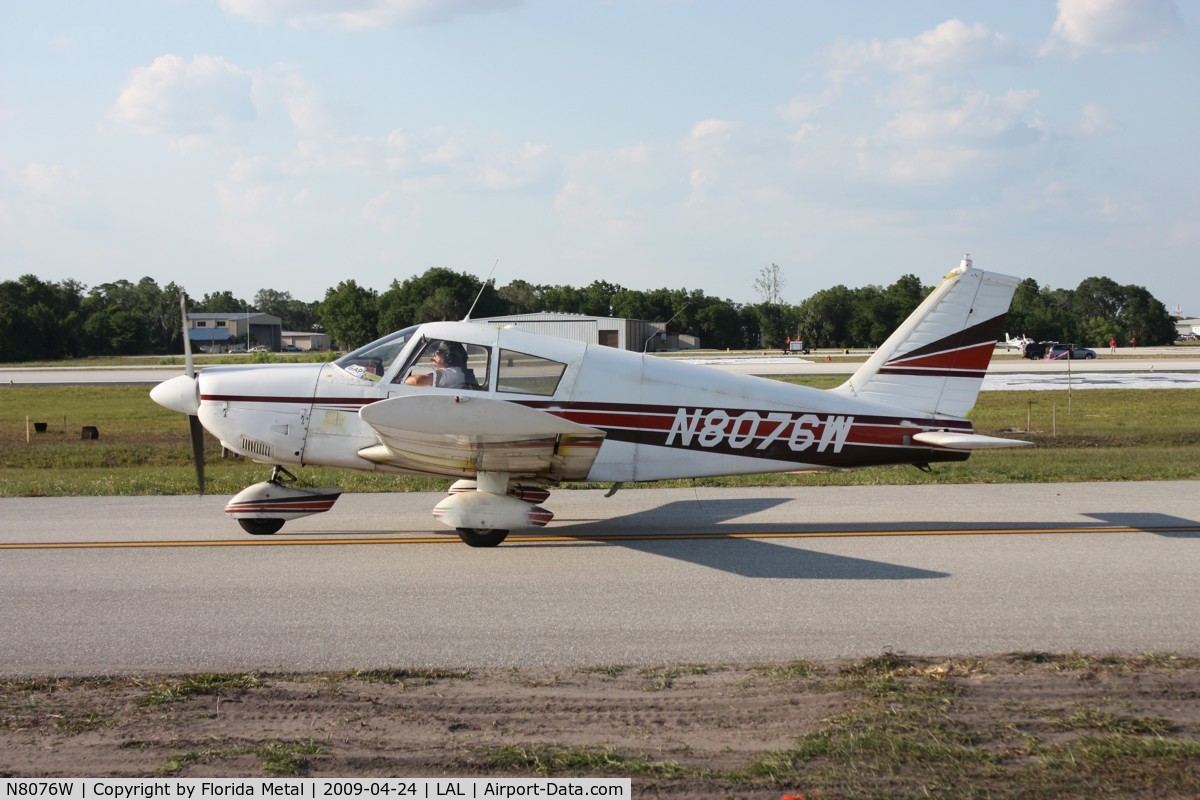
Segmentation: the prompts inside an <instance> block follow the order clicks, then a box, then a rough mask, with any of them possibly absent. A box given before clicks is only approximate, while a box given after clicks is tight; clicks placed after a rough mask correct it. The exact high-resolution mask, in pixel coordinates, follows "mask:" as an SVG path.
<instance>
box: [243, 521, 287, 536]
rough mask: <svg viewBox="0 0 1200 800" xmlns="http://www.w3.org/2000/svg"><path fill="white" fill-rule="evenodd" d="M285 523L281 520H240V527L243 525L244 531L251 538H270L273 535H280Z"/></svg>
mask: <svg viewBox="0 0 1200 800" xmlns="http://www.w3.org/2000/svg"><path fill="white" fill-rule="evenodd" d="M283 522H284V521H283V520H281V519H258V518H248V519H239V520H238V525H241V526H242V530H244V531H245V532H246V533H248V534H250V535H251V536H270V535H271V534H273V533H279V529H280V528H282V527H283Z"/></svg>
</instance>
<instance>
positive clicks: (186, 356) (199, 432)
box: [179, 291, 204, 497]
mask: <svg viewBox="0 0 1200 800" xmlns="http://www.w3.org/2000/svg"><path fill="white" fill-rule="evenodd" d="M186 297H187V296H186V295H185V294H184V293H183V292H182V291H181V292H180V293H179V314H180V320H181V322H182V325H183V328H182V331H183V363H184V373H185V374H186V375H187V377H188V380H189V381H190V382H191V384H192V386H193V389H192V391H193V392H194V396H195V398H196V403H195V404H196V410H199V407H200V384H199V383H198V382H197V381H196V362H195V359H193V358H192V337H191V336H189V335H188V324H187V304H186ZM188 427H189V428H190V429H191V433H192V463H194V464H195V465H196V490H197V491H199V492H200V496H201V497H203V496H204V426H203V425H201V424H200V417H199V416H197V415H196V412H195V411H192V413H190V414H188Z"/></svg>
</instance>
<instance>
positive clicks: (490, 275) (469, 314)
mask: <svg viewBox="0 0 1200 800" xmlns="http://www.w3.org/2000/svg"><path fill="white" fill-rule="evenodd" d="M499 263H500V259H498V258H497V259H496V260H495V262H494V263H493V264H492V271H491V272H489V273H488V276H487V277H486V278H484V279H483V285H482V286H480V287H479V294H477V295H475V302H474V303H471V307H470V308H468V309H467V315H466V316H465V317H463V322H469V321H470V320H471V312H472V311H474V310H475V304H476V303H478V302H479V298H481V297H483V290H484V289H486V288H487V285H488V284H489V283H491V282H492V275H493V274H494V273H495V272H496V266H497V265H498V264H499Z"/></svg>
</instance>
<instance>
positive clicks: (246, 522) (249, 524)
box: [238, 517, 499, 544]
mask: <svg viewBox="0 0 1200 800" xmlns="http://www.w3.org/2000/svg"><path fill="white" fill-rule="evenodd" d="M283 522H284V521H283V520H281V519H257V518H254V517H250V518H247V519H239V520H238V525H241V526H242V530H244V531H245V532H246V533H248V534H250V535H251V536H270V535H271V534H272V533H278V532H279V529H280V528H282V527H283ZM497 544H499V542H497Z"/></svg>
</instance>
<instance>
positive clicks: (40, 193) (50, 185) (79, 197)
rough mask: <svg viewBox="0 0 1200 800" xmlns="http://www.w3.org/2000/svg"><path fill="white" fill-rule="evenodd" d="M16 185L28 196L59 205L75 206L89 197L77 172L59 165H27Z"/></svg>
mask: <svg viewBox="0 0 1200 800" xmlns="http://www.w3.org/2000/svg"><path fill="white" fill-rule="evenodd" d="M18 184H19V185H20V187H21V188H22V189H23V190H24V191H25V192H26V193H27V194H29V195H30V196H32V197H36V198H37V199H39V200H48V201H50V202H52V203H57V204H60V205H75V204H77V203H81V202H83V201H84V200H86V199H87V198H88V197H89V193H88V192H87V190H86V189H84V187H83V185H82V183H81V182H80V175H79V170H77V169H68V168H66V167H64V166H62V165H61V164H33V163H31V164H27V165H26V166H25V169H23V170H22V171H21V176H20V178H19V180H18Z"/></svg>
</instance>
